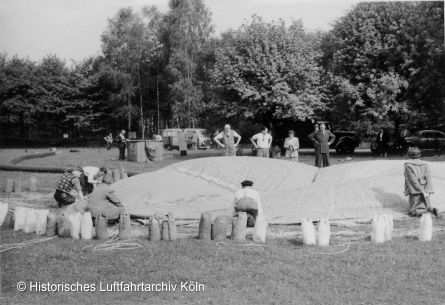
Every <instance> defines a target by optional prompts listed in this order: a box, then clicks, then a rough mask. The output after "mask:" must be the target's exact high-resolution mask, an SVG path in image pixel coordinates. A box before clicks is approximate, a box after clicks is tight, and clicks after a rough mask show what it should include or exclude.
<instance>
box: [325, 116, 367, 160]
mask: <svg viewBox="0 0 445 305" xmlns="http://www.w3.org/2000/svg"><path fill="white" fill-rule="evenodd" d="M319 123H325V125H326V128H327V129H329V130H331V132H332V133H333V134H334V135H335V141H334V143H332V144H331V146H330V147H331V148H334V149H335V151H336V152H337V153H338V154H344V153H347V154H353V153H354V151H355V149H356V148H357V147H358V145H359V140H358V137H357V134H356V132H355V131H344V130H335V131H333V129H332V126H331V124H330V123H329V122H319Z"/></svg>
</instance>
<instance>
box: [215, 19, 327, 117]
mask: <svg viewBox="0 0 445 305" xmlns="http://www.w3.org/2000/svg"><path fill="white" fill-rule="evenodd" d="M315 38H316V36H314V35H311V34H308V33H306V32H305V31H304V28H303V25H302V23H301V22H294V23H293V24H292V25H291V26H289V27H287V26H286V25H285V23H284V22H283V21H280V22H278V23H266V22H264V21H263V20H262V19H261V18H260V17H258V16H254V17H253V19H252V22H251V23H250V24H245V25H243V26H241V28H240V29H239V30H237V31H229V32H227V33H225V34H224V35H223V38H222V43H221V44H222V45H221V46H220V47H218V48H217V51H216V53H217V54H216V63H215V67H214V72H213V85H214V89H215V90H216V92H218V94H217V95H216V97H215V101H214V103H215V104H216V105H217V107H220V108H223V109H224V116H226V117H228V118H231V117H236V116H241V117H242V118H244V119H251V120H253V121H256V122H259V123H263V124H270V123H272V124H274V122H276V121H277V120H280V119H286V118H289V119H294V120H297V119H298V120H305V119H309V118H312V117H314V116H315V115H316V113H317V112H319V111H321V110H323V109H324V108H325V100H324V98H325V97H324V95H323V94H322V92H321V91H320V85H321V84H320V75H321V68H320V66H319V65H318V64H317V59H318V57H319V56H320V55H321V54H320V52H319V51H318V50H317V45H318V42H317V39H315Z"/></svg>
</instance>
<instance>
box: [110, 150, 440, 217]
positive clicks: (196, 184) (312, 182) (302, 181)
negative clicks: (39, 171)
mask: <svg viewBox="0 0 445 305" xmlns="http://www.w3.org/2000/svg"><path fill="white" fill-rule="evenodd" d="M405 162H406V160H381V161H380V160H378V161H364V162H351V163H344V164H341V165H334V166H330V167H327V168H322V169H318V168H316V167H314V166H309V165H306V164H302V163H295V162H289V161H285V160H278V159H265V158H261V159H260V160H259V159H258V158H254V157H212V158H200V159H194V160H189V161H184V162H180V163H176V164H174V165H171V166H169V167H166V168H164V169H161V170H158V171H155V172H150V173H145V174H140V175H136V176H133V177H130V178H128V179H125V180H122V181H118V182H117V183H115V184H113V186H112V188H113V189H114V190H115V192H116V194H117V195H118V196H119V197H120V198H121V199H122V202H123V204H124V205H125V207H126V209H127V210H128V211H129V212H130V214H132V215H133V216H137V217H148V216H150V215H153V214H167V213H168V212H172V213H174V215H175V217H176V218H177V219H199V217H200V215H201V213H203V212H210V213H211V215H212V217H216V216H218V215H230V214H231V213H232V211H233V193H234V192H235V190H237V189H238V188H240V183H241V182H242V181H243V180H251V181H254V183H255V184H254V188H255V189H256V190H258V191H259V192H260V195H261V200H262V204H263V209H264V214H265V216H266V218H267V221H268V222H269V223H272V224H289V223H297V222H299V221H300V220H301V219H302V218H303V217H311V218H312V219H313V220H319V219H321V218H329V219H350V218H367V217H372V216H373V215H375V214H379V213H390V214H393V215H394V216H395V217H400V216H405V215H406V213H407V211H408V203H407V198H406V197H405V196H404V194H403V191H404V184H403V183H404V177H403V170H404V169H403V164H404V163H405ZM428 164H429V165H430V169H431V172H432V177H433V185H434V190H435V193H434V194H433V196H432V197H431V201H432V204H433V205H434V206H436V207H437V208H439V210H440V211H443V210H445V162H434V163H428Z"/></svg>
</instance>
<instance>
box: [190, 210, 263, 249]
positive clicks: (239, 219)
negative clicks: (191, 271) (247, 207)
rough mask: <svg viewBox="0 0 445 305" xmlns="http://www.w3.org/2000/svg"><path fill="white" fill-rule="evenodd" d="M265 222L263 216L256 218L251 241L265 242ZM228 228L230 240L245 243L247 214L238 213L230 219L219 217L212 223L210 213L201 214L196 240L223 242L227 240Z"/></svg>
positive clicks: (223, 216)
mask: <svg viewBox="0 0 445 305" xmlns="http://www.w3.org/2000/svg"><path fill="white" fill-rule="evenodd" d="M267 226H268V224H267V222H266V219H265V218H264V217H263V216H259V217H257V219H256V221H255V225H254V228H253V241H255V242H261V243H265V242H266V231H267ZM228 228H230V232H231V234H230V238H231V239H232V240H235V241H239V242H242V241H245V240H246V235H247V214H246V213H244V212H238V214H237V215H236V216H234V217H232V218H231V220H230V217H229V216H226V215H220V216H217V217H216V218H215V220H214V221H213V223H212V219H211V216H210V213H203V214H201V219H200V221H199V229H198V238H199V239H201V240H214V241H224V240H226V238H227V231H228Z"/></svg>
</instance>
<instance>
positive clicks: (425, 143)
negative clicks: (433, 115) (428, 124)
mask: <svg viewBox="0 0 445 305" xmlns="http://www.w3.org/2000/svg"><path fill="white" fill-rule="evenodd" d="M405 142H406V145H407V146H417V147H419V148H420V149H434V150H441V149H442V148H443V147H444V145H445V133H443V132H442V131H439V130H420V131H417V132H416V133H415V134H414V135H412V136H409V137H406V138H405Z"/></svg>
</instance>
